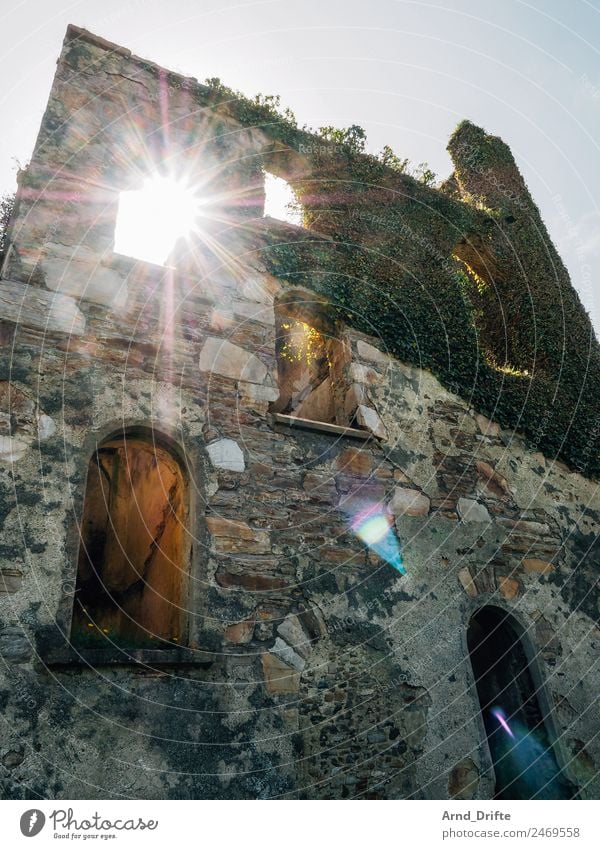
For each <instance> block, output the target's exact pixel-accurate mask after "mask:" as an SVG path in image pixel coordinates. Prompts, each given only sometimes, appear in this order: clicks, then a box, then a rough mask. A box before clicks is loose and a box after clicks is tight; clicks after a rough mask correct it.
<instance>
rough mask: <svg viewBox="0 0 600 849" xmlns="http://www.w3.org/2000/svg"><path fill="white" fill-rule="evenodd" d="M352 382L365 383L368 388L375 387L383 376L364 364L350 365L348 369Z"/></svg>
mask: <svg viewBox="0 0 600 849" xmlns="http://www.w3.org/2000/svg"><path fill="white" fill-rule="evenodd" d="M348 371H349V376H350V380H351V381H353V382H354V383H365V384H366V385H367V386H373V385H374V384H376V383H379V382H380V381H381V375H380V374H379V372H377V371H375V369H372V368H369V366H364V365H362V363H350V368H349V369H348Z"/></svg>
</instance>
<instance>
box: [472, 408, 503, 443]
mask: <svg viewBox="0 0 600 849" xmlns="http://www.w3.org/2000/svg"><path fill="white" fill-rule="evenodd" d="M475 421H476V422H477V426H478V427H479V430H480V431H481V433H483V434H484V436H494V437H495V436H500V425H499V424H497V423H496V422H493V421H492V420H491V419H488V418H487V417H486V416H483V415H481V413H478V414H477V415H476V416H475Z"/></svg>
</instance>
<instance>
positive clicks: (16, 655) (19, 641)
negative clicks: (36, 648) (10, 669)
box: [0, 625, 33, 663]
mask: <svg viewBox="0 0 600 849" xmlns="http://www.w3.org/2000/svg"><path fill="white" fill-rule="evenodd" d="M32 653H33V648H32V646H31V643H30V641H29V640H28V638H27V637H26V635H25V633H24V632H23V631H22V629H21V628H19V627H18V625H10V626H9V627H7V628H3V629H2V630H1V631H0V657H2V658H4V660H5V661H7V663H26V662H27V661H28V660H30V659H31V655H32Z"/></svg>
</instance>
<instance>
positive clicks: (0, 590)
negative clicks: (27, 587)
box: [0, 569, 23, 595]
mask: <svg viewBox="0 0 600 849" xmlns="http://www.w3.org/2000/svg"><path fill="white" fill-rule="evenodd" d="M22 582H23V575H22V574H21V572H19V570H18V569H2V570H0V595H10V594H12V593H16V592H18V591H19V590H20V589H21V584H22Z"/></svg>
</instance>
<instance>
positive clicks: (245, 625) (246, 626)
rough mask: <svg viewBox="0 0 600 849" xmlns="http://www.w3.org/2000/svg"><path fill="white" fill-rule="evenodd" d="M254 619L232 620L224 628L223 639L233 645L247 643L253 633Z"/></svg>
mask: <svg viewBox="0 0 600 849" xmlns="http://www.w3.org/2000/svg"><path fill="white" fill-rule="evenodd" d="M254 625H255V622H254V619H246V620H244V621H243V622H234V623H233V624H232V625H228V626H227V628H225V639H226V640H227V642H228V643H233V644H234V645H245V644H246V643H249V642H250V640H251V639H252V635H253V634H254Z"/></svg>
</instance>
